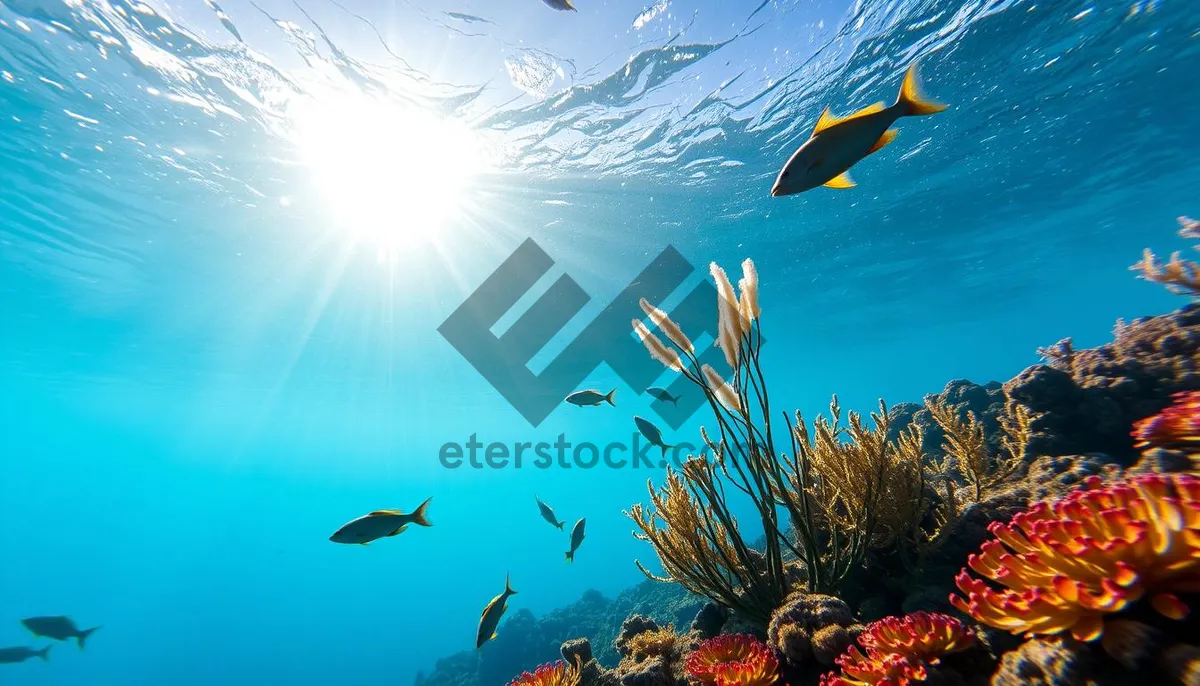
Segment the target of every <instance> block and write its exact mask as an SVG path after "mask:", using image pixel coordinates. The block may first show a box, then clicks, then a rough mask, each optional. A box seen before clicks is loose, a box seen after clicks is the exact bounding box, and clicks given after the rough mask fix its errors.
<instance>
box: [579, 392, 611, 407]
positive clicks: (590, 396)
mask: <svg viewBox="0 0 1200 686" xmlns="http://www.w3.org/2000/svg"><path fill="white" fill-rule="evenodd" d="M616 395H617V389H615V388H614V389H612V390H611V391H609V392H608V393H601V392H600V391H578V392H575V393H572V394H571V395H568V396H567V402H569V403H571V404H572V405H578V406H579V407H595V406H596V405H600V404H601V403H608V404H609V405H612V406H614V407H616V405H617V403H616V402H614V399H615V398H616Z"/></svg>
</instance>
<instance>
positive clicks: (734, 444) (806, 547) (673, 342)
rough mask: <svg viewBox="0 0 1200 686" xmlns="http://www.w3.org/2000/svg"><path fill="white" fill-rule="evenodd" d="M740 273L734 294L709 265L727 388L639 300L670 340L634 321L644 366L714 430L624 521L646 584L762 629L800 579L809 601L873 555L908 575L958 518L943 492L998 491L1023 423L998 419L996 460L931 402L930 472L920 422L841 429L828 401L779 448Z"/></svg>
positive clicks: (1024, 432)
mask: <svg viewBox="0 0 1200 686" xmlns="http://www.w3.org/2000/svg"><path fill="white" fill-rule="evenodd" d="M742 270H743V277H742V279H741V281H740V282H739V288H738V289H737V290H736V291H735V289H734V288H733V285H732V284H731V283H730V281H729V277H728V276H727V275H726V273H725V271H724V270H722V269H721V268H720V267H719V266H717V265H716V264H713V265H712V266H711V273H712V276H713V279H714V281H715V282H716V286H717V293H718V300H717V310H718V320H719V321H718V324H719V328H718V331H719V335H718V337H717V339H718V340H717V342H718V345H719V346H720V348H721V350H722V352H723V353H724V355H725V360H726V362H727V363H728V364H729V365H730V368H731V369H732V370H733V374H732V376H731V377H730V378H729V380H728V381H726V379H725V378H724V377H723V376H722V375H721V374H719V373H718V372H717V371H716V370H715V369H713V368H712V367H711V366H708V365H702V364H701V363H700V362H699V360H698V359H697V357H696V354H695V348H694V346H693V344H692V342H691V341H690V340H688V339H687V337H686V335H685V334H684V333H683V332H682V331H681V330H680V329H679V327H678V326H677V325H675V323H674V322H672V321H671V320H670V317H669V316H668V315H667V314H665V313H664V312H662V311H661V310H659V309H658V308H656V307H654V306H652V305H650V304H649V303H645V302H643V304H642V307H643V310H645V311H646V313H647V315H648V316H649V318H650V319H651V321H652V322H653V323H655V325H656V327H657V329H658V330H659V331H661V332H662V333H663V334H664V335H665V336H666V337H667V340H669V341H670V345H668V344H667V343H666V342H664V341H663V340H661V339H659V338H658V336H657V335H655V334H654V333H652V332H651V331H650V330H649V329H648V328H647V326H646V325H645V324H644V323H643V322H642V321H640V320H635V321H634V322H633V327H634V329H635V331H637V333H638V336H639V337H640V338H641V339H642V341H643V343H644V344H645V345H646V348H647V349H648V350H649V352H650V354H651V356H652V357H654V358H655V359H657V360H659V361H661V362H662V363H663V364H664V365H665V366H667V367H668V368H670V369H673V370H675V371H677V372H679V373H680V374H682V375H683V376H684V377H685V378H687V379H688V380H689V381H691V382H693V383H694V384H696V385H697V386H698V387H699V388H700V389H701V390H702V391H703V392H704V393H705V397H706V398H707V399H708V402H709V406H710V409H711V410H712V412H713V417H714V418H715V420H716V427H715V430H714V431H713V432H712V433H710V432H709V431H707V430H704V429H702V431H701V433H702V437H703V439H704V441H705V444H706V445H707V446H708V448H709V449H710V451H711V454H712V455H713V457H708V456H700V457H694V456H693V457H690V458H689V459H688V460H687V461H686V462H685V463H684V464H683V466H682V469H680V470H673V469H668V470H667V474H666V477H665V479H664V482H663V484H662V485H661V486H660V487H658V488H656V487H655V486H654V484H653V482H651V483H649V484H648V490H649V495H650V507H643V506H642V505H635V506H633V507H632V508H631V509H630V512H628V513H627V514H628V515H629V516H630V517H631V518H632V519H633V520H634V523H635V524H636V525H637V529H638V530H637V532H636V533H635V535H636V536H637V537H638V538H640V539H642V540H645V541H647V542H649V543H650V544H651V546H653V548H654V550H655V552H656V553H657V554H658V558H659V561H660V563H661V565H662V567H663V569H664V570H665V571H666V574H667V575H666V576H656V575H654V574H652V573H651V572H650V571H649V570H647V569H646V568H645V566H643V565H642V564H641V563H640V562H639V563H638V567H639V568H640V569H642V571H643V572H644V573H646V575H647V576H648V577H650V578H652V579H658V580H661V581H676V582H679V583H680V584H682V585H684V586H685V587H686V588H687V589H688V590H690V591H692V592H694V593H697V594H700V595H704V596H706V597H708V598H710V599H711V600H713V601H714V602H716V603H718V604H720V605H722V606H724V607H726V608H729V609H732V610H736V611H737V612H738V613H739V614H741V615H742V616H743V617H745V618H747V619H749V620H750V621H752V622H755V623H757V624H759V625H760V626H764V627H765V626H766V624H767V623H768V621H769V620H770V617H771V613H772V612H773V611H774V610H775V608H777V607H779V606H780V605H781V604H783V602H784V600H785V598H786V597H787V596H788V594H789V593H791V592H792V591H793V590H794V589H795V588H796V586H797V584H798V583H803V584H804V587H805V588H806V590H808V591H809V592H817V593H825V592H833V591H835V590H837V589H838V587H839V585H840V584H841V583H842V582H843V580H844V579H846V577H847V576H848V575H850V574H851V573H853V572H855V571H857V570H858V569H861V568H862V566H863V562H864V560H865V559H866V558H867V557H868V556H869V555H872V554H874V553H880V554H883V555H886V556H893V555H894V556H895V557H896V558H897V559H898V560H899V562H900V564H901V565H902V566H904V567H905V568H907V569H913V568H915V567H916V566H917V560H918V559H919V557H920V555H921V553H922V552H923V551H924V550H925V549H926V548H927V547H928V545H929V544H930V542H931V541H932V540H934V539H935V538H936V535H937V532H938V530H940V528H941V527H942V526H944V525H945V524H946V523H947V522H948V521H949V520H950V519H952V518H953V517H954V515H955V512H956V511H957V506H956V504H955V500H956V498H959V497H961V496H959V495H958V494H956V492H955V488H954V484H955V483H957V482H966V483H969V484H971V485H972V486H973V493H974V497H975V499H978V498H979V497H981V496H982V494H983V493H984V492H985V491H987V490H988V489H991V488H993V487H995V486H997V485H999V484H1000V483H1001V482H1002V481H1003V480H1004V479H1005V478H1006V477H1007V476H1009V475H1010V474H1011V473H1012V471H1013V470H1014V469H1015V468H1016V467H1017V465H1018V464H1019V463H1020V458H1021V457H1022V456H1023V453H1024V451H1025V447H1026V444H1027V442H1028V438H1029V426H1030V422H1031V416H1030V415H1029V414H1028V413H1027V412H1026V411H1025V410H1024V409H1023V408H1019V407H1018V406H1015V404H1013V405H1014V407H1015V409H1014V410H1013V411H1014V413H1015V414H1013V415H1012V417H1011V418H1006V419H1005V420H1004V427H1005V429H1006V435H1005V438H1004V451H1003V452H1004V454H1002V455H993V454H991V453H990V452H989V451H988V450H986V449H985V446H984V440H983V429H982V426H981V425H980V423H979V422H978V420H977V419H976V418H975V416H974V415H973V414H970V413H968V414H967V415H966V418H965V419H964V418H962V417H960V416H959V413H958V411H957V410H955V409H952V408H951V407H949V405H947V404H936V403H935V404H934V405H932V406H931V412H933V414H934V417H935V418H936V420H937V421H938V423H939V424H940V425H941V426H942V428H943V431H944V433H945V434H946V436H947V453H948V454H949V455H950V457H951V458H952V459H950V460H947V461H945V462H944V463H943V464H940V465H931V464H929V463H928V460H926V456H925V452H924V447H923V443H922V438H921V432H920V429H919V427H917V426H916V425H914V424H909V425H908V426H907V427H905V428H904V429H903V430H902V431H893V420H892V417H891V415H890V413H889V412H888V408H887V405H886V404H885V403H883V402H882V401H880V404H879V410H878V411H877V412H873V413H871V414H870V416H869V421H868V420H866V419H864V417H863V416H862V415H860V414H859V413H856V412H848V413H846V417H845V420H844V421H843V415H842V409H841V407H840V405H839V404H838V400H837V396H836V395H835V396H834V397H833V400H832V402H831V403H830V406H829V415H828V417H825V416H819V417H817V419H816V420H815V421H814V422H812V424H811V427H810V425H809V424H808V423H806V422H805V420H804V417H803V416H802V415H801V414H800V413H798V412H797V413H795V414H794V416H793V417H792V418H787V419H788V421H787V435H788V439H789V443H790V445H788V446H783V445H781V444H780V442H779V441H777V440H776V435H775V425H776V424H777V420H775V419H773V416H772V412H771V403H770V394H769V393H768V390H767V383H766V378H765V376H764V374H763V370H762V367H761V364H760V354H761V347H762V342H763V338H762V333H761V329H760V326H761V317H762V312H761V309H760V308H759V304H758V274H757V272H756V270H755V268H754V263H753V262H752V261H750V260H746V261H745V262H744V263H743V264H742ZM739 292H740V295H739ZM793 420H794V421H793ZM785 447H787V448H790V450H785V449H784V448H785ZM933 481H939V482H941V483H942V484H944V488H945V490H946V493H945V494H943V495H942V497H941V498H934V497H932V496H933V488H934V484H933V483H932V482H933ZM735 493H740V494H741V495H744V496H747V497H748V498H749V499H750V500H751V502H752V503H753V505H754V511H755V512H756V513H757V515H758V518H759V523H760V524H761V527H762V531H763V532H764V533H765V534H766V544H765V546H764V548H763V550H761V551H759V550H756V549H754V548H752V547H751V546H750V545H749V544H748V543H747V539H746V537H745V536H743V534H742V532H741V530H740V529H739V525H738V522H737V521H736V519H735V518H734V516H733V514H732V509H731V506H730V502H729V498H730V497H731V496H733V495H734V494H735ZM931 514H932V515H933V516H932V517H931V516H930V515H931ZM792 560H795V562H792Z"/></svg>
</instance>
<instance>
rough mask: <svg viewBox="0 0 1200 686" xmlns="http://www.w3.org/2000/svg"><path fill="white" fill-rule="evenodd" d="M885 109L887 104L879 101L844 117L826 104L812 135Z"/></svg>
mask: <svg viewBox="0 0 1200 686" xmlns="http://www.w3.org/2000/svg"><path fill="white" fill-rule="evenodd" d="M885 109H887V106H886V105H884V104H883V103H882V102H877V103H875V104H874V105H867V106H866V107H864V108H862V109H861V110H859V111H857V112H855V113H854V114H848V115H846V116H844V117H839V116H837V115H836V114H834V113H833V112H831V111H830V110H829V106H828V105H826V106H825V109H824V111H822V112H821V117H820V119H817V125H816V126H815V127H813V132H812V135H814V136H815V135H817V134H818V133H821V132H822V131H824V130H826V129H830V128H833V127H834V126H837V125H838V124H844V123H846V122H848V121H850V120H851V119H857V118H859V117H866V116H869V115H872V114H875V113H876V112H882V111H884V110H885Z"/></svg>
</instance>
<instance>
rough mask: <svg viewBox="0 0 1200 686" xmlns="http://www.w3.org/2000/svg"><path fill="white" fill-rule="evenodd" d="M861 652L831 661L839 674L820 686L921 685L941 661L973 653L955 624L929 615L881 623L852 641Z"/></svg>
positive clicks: (968, 637)
mask: <svg viewBox="0 0 1200 686" xmlns="http://www.w3.org/2000/svg"><path fill="white" fill-rule="evenodd" d="M858 643H859V645H860V646H862V647H863V648H864V649H865V651H866V652H863V651H861V650H859V649H858V648H857V647H853V646H852V647H851V648H850V650H849V651H848V652H846V653H845V654H843V655H842V656H841V657H839V658H838V659H837V665H838V667H840V668H841V673H840V674H826V675H824V676H823V677H822V679H821V685H822V686H875V685H876V684H895V685H896V686H902V685H903V684H907V683H910V682H919V681H924V680H925V678H926V676H928V670H929V668H930V667H934V666H936V665H938V664H940V662H941V658H942V657H944V656H946V655H950V654H952V653H958V652H961V651H964V650H967V649H968V648H972V647H974V646H975V645H976V644H977V643H978V639H977V638H976V637H975V634H974V633H973V632H972V631H971V630H970V629H969V628H967V626H966V625H965V624H963V623H962V622H960V621H958V620H957V619H955V618H953V617H950V616H947V615H943V614H938V613H934V612H914V613H912V614H908V615H904V616H903V617H885V618H883V619H881V620H879V621H877V622H874V623H872V624H870V625H868V626H867V628H866V630H865V631H864V632H863V633H862V635H861V636H859V637H858Z"/></svg>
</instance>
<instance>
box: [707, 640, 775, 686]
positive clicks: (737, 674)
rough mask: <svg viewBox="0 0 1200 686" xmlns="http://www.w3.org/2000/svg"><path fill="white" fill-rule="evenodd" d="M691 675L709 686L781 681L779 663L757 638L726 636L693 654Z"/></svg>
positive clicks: (767, 685) (763, 684) (755, 685)
mask: <svg viewBox="0 0 1200 686" xmlns="http://www.w3.org/2000/svg"><path fill="white" fill-rule="evenodd" d="M687 673H688V676H690V677H692V678H694V679H696V680H698V681H699V682H701V683H703V684H707V685H708V686H771V684H774V683H775V681H776V680H777V679H778V678H779V660H778V659H777V658H776V657H775V653H773V652H772V651H771V649H770V648H768V647H767V646H766V645H765V644H763V643H762V641H759V640H758V639H756V638H754V637H753V636H749V635H746V634H724V635H721V636H717V637H715V638H711V639H709V640H707V641H704V642H703V643H701V644H700V645H699V646H698V647H697V648H696V649H695V650H693V651H692V653H691V654H690V655H689V656H688V660H687Z"/></svg>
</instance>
